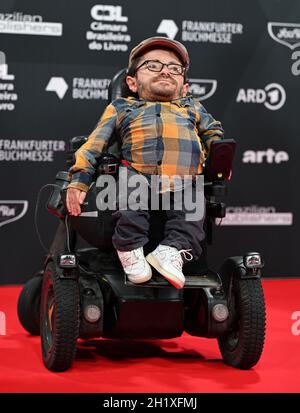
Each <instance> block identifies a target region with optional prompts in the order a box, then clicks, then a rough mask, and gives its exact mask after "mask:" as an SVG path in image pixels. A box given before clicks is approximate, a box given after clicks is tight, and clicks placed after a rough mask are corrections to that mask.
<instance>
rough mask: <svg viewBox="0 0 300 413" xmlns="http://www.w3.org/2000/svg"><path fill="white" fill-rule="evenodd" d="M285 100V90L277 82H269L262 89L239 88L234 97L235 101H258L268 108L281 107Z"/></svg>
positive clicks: (275, 108)
mask: <svg viewBox="0 0 300 413" xmlns="http://www.w3.org/2000/svg"><path fill="white" fill-rule="evenodd" d="M285 101H286V93H285V90H284V88H283V87H282V86H281V85H279V84H278V83H269V84H268V85H267V86H266V87H265V88H264V89H243V88H241V89H240V90H239V91H238V94H237V97H236V102H237V103H259V104H263V105H264V106H265V107H266V108H267V109H269V110H278V109H280V108H282V106H283V105H284V104H285Z"/></svg>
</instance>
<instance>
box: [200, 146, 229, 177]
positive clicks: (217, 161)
mask: <svg viewBox="0 0 300 413" xmlns="http://www.w3.org/2000/svg"><path fill="white" fill-rule="evenodd" d="M235 147H236V142H235V140H234V139H223V140H221V141H213V142H212V143H211V145H210V151H209V156H208V158H207V160H206V162H205V168H204V174H205V177H206V178H207V180H208V181H212V182H214V181H229V180H230V178H231V172H232V163H233V158H234V153H235Z"/></svg>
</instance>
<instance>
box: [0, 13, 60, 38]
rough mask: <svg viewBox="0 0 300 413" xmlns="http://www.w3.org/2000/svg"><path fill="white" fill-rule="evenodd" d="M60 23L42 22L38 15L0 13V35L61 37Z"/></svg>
mask: <svg viewBox="0 0 300 413" xmlns="http://www.w3.org/2000/svg"><path fill="white" fill-rule="evenodd" d="M62 29H63V25H62V23H53V22H44V21H43V17H42V16H41V15H39V14H36V15H32V14H23V13H22V12H18V11H14V12H12V13H0V33H5V34H29V35H34V36H62Z"/></svg>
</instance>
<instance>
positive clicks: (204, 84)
mask: <svg viewBox="0 0 300 413" xmlns="http://www.w3.org/2000/svg"><path fill="white" fill-rule="evenodd" d="M216 89H217V81H216V80H215V79H189V91H190V92H191V94H192V95H193V96H194V97H196V98H199V99H200V100H205V99H208V98H210V97H211V96H212V95H213V94H214V93H215V91H216Z"/></svg>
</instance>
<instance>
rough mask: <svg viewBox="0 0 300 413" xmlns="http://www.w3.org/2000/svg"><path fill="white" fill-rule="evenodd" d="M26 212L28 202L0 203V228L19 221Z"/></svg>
mask: <svg viewBox="0 0 300 413" xmlns="http://www.w3.org/2000/svg"><path fill="white" fill-rule="evenodd" d="M27 210H28V201H0V227H1V226H3V225H6V224H10V223H11V222H14V221H17V220H18V219H21V218H22V217H23V216H24V215H25V214H26V212H27Z"/></svg>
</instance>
